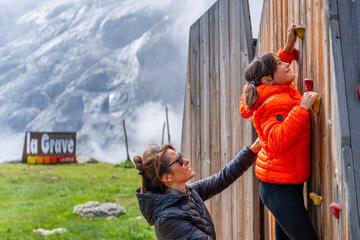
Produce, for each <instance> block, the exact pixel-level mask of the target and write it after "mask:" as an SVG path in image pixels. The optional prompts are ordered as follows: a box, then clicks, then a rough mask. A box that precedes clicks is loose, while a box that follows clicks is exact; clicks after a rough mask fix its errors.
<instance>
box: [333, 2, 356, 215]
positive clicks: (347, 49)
mask: <svg viewBox="0 0 360 240" xmlns="http://www.w3.org/2000/svg"><path fill="white" fill-rule="evenodd" d="M338 11H339V25H340V34H341V46H342V51H343V62H344V74H345V79H346V82H345V89H346V97H347V100H348V102H347V107H348V109H349V124H350V132H351V143H350V144H351V145H350V146H351V147H352V154H353V156H352V159H353V160H354V163H353V164H354V165H353V168H354V173H355V184H356V185H355V186H356V189H355V193H356V196H354V197H355V198H356V203H357V204H356V206H353V207H354V209H356V210H357V211H355V210H354V211H353V214H357V215H358V218H359V219H360V161H355V160H359V159H360V148H359V147H358V146H359V143H360V124H359V119H360V102H359V98H358V96H357V94H356V91H355V90H357V88H358V87H359V76H360V61H359V59H358V57H357V56H359V54H360V44H359V39H360V30H359V28H360V23H359V21H360V3H359V1H348V2H344V3H342V2H339V1H338Z"/></svg>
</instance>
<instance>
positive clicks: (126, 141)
mask: <svg viewBox="0 0 360 240" xmlns="http://www.w3.org/2000/svg"><path fill="white" fill-rule="evenodd" d="M123 127H124V133H125V144H126V153H127V161H131V160H130V156H129V146H128V140H127V134H126V127H125V119H123Z"/></svg>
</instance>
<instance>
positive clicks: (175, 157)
mask: <svg viewBox="0 0 360 240" xmlns="http://www.w3.org/2000/svg"><path fill="white" fill-rule="evenodd" d="M165 157H167V158H168V159H170V161H169V165H170V164H172V163H173V164H172V165H171V166H170V169H171V170H172V173H169V175H171V178H172V183H173V186H178V185H185V183H186V182H187V181H189V180H190V179H192V178H193V177H194V176H195V173H194V172H193V171H192V170H191V168H190V166H189V160H187V159H185V158H183V157H181V155H179V153H177V152H175V151H174V150H172V149H169V150H167V151H166V153H165ZM181 164H182V165H181Z"/></svg>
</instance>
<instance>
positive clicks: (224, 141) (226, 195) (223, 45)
mask: <svg viewBox="0 0 360 240" xmlns="http://www.w3.org/2000/svg"><path fill="white" fill-rule="evenodd" d="M228 10H229V1H228V0H219V33H220V35H219V46H220V48H219V49H220V52H219V53H220V54H219V55H220V132H221V137H220V139H221V165H222V167H223V166H225V165H226V164H227V163H228V162H229V160H231V155H230V154H231V138H230V136H231V122H230V114H231V108H230V107H231V106H230V99H229V97H230V79H229V56H230V50H229V12H228ZM231 201H232V193H231V189H226V190H225V191H224V192H223V193H222V210H223V216H222V217H223V218H222V226H227V228H223V229H222V231H223V233H222V238H223V239H229V240H230V239H232V227H233V225H232V219H231V215H232V214H231V213H232V208H231V205H230V203H231Z"/></svg>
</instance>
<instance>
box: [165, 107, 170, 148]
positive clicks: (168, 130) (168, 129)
mask: <svg viewBox="0 0 360 240" xmlns="http://www.w3.org/2000/svg"><path fill="white" fill-rule="evenodd" d="M165 110H166V123H167V132H168V143H169V144H171V143H170V127H169V117H168V108H167V107H165Z"/></svg>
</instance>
